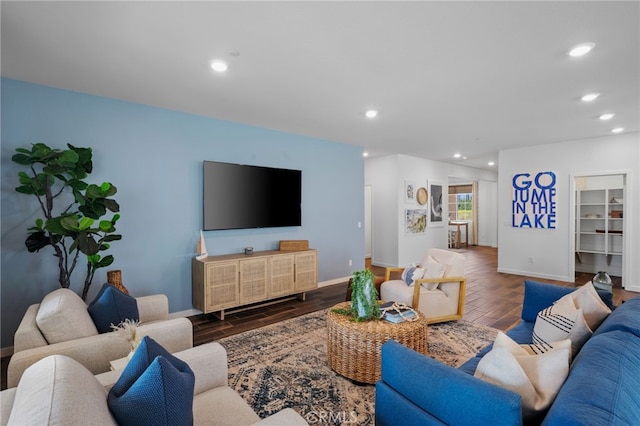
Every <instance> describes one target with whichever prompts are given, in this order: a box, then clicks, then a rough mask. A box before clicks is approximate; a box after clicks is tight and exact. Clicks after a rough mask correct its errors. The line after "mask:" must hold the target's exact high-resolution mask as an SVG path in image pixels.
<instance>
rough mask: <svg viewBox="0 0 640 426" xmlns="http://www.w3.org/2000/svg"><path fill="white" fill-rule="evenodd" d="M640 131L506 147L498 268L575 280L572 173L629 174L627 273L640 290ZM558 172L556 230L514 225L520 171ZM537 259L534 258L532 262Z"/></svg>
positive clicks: (501, 173)
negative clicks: (514, 190)
mask: <svg viewBox="0 0 640 426" xmlns="http://www.w3.org/2000/svg"><path fill="white" fill-rule="evenodd" d="M638 151H640V134H639V133H632V134H624V135H615V136H607V137H603V138H594V139H584V140H578V141H570V142H561V143H555V144H549V145H538V146H534V147H527V148H520V149H511V150H504V151H501V152H500V155H499V180H498V203H499V205H498V224H499V226H498V228H499V229H498V247H499V250H498V271H499V272H506V273H513V274H518V275H529V276H536V277H540V278H548V279H557V280H562V281H568V282H573V280H574V256H575V255H574V252H573V250H574V248H573V246H574V236H573V233H572V232H573V222H572V221H573V220H574V216H575V213H574V211H573V210H572V208H573V204H574V202H575V201H573V193H572V192H571V179H572V176H585V175H592V174H603V173H621V172H622V173H626V174H627V192H626V194H625V210H626V211H628V212H631V214H629V216H630V217H629V220H628V221H626V222H627V231H628V232H627V234H628V235H627V236H626V238H625V240H626V242H627V247H628V249H626V250H625V258H626V259H627V260H629V261H627V262H626V267H625V271H624V272H623V274H624V275H623V277H624V282H625V286H626V288H627V289H628V290H632V291H640V262H638V261H637V259H640V223H639V222H640V221H638V214H637V213H635V214H634V213H633V212H637V211H638V208H639V207H640V205H639V203H640V162H639V161H638V159H639V158H640V153H639V152H638ZM542 171H552V172H554V173H555V174H556V179H557V180H556V188H557V195H556V200H557V221H556V229H529V228H514V227H512V226H511V198H512V182H511V180H512V178H513V176H514V175H515V174H518V173H524V172H529V173H532V174H535V173H538V172H542ZM531 260H533V262H531Z"/></svg>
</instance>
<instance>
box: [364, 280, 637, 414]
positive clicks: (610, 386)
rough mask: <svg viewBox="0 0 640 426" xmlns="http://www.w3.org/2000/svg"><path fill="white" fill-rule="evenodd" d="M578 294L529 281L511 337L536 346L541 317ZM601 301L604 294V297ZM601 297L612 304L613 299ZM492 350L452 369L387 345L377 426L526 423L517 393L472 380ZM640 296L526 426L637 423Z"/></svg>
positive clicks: (621, 310)
mask: <svg viewBox="0 0 640 426" xmlns="http://www.w3.org/2000/svg"><path fill="white" fill-rule="evenodd" d="M573 290H575V289H574V288H571V287H560V286H556V285H552V284H544V283H537V282H535V281H529V280H527V281H525V295H524V301H523V308H522V321H521V322H520V323H519V324H518V325H517V326H516V327H514V328H513V329H511V330H509V331H508V332H507V333H506V334H507V335H508V336H509V337H511V338H512V339H513V340H515V341H516V342H518V343H521V344H525V343H531V334H532V331H533V326H534V323H535V319H536V315H537V313H538V312H539V311H540V310H542V309H544V308H546V307H547V306H549V305H551V304H552V303H553V302H554V301H555V300H557V299H559V298H561V297H562V296H564V295H565V294H567V293H569V292H571V291H573ZM600 295H601V297H603V296H604V295H603V293H600ZM603 300H604V301H605V303H607V304H608V305H609V306H611V296H610V295H608V296H604V297H603ZM490 349H491V345H490V346H489V347H487V348H485V349H483V350H482V351H481V352H480V353H478V355H477V356H476V357H474V358H472V359H470V360H469V361H467V362H466V363H465V364H463V365H462V366H460V368H457V369H456V368H452V367H449V366H447V365H445V364H442V363H441V362H438V361H436V360H434V359H431V358H429V357H426V356H424V355H421V354H419V353H417V352H414V351H412V350H411V349H408V348H406V347H404V346H402V345H400V344H398V343H397V342H394V341H389V342H387V343H386V344H385V345H383V347H382V379H381V380H380V381H379V382H378V383H376V424H377V425H379V426H385V425H397V424H402V425H474V426H482V425H492V426H498V425H521V424H523V419H522V407H521V402H520V395H518V394H516V393H514V392H512V391H509V390H507V389H503V388H500V387H498V386H495V385H493V384H490V383H487V382H484V381H482V380H480V379H477V378H475V377H473V373H474V372H475V369H476V366H477V365H478V362H479V361H480V359H481V358H482V356H484V354H486V353H487V352H488V351H489V350H490ZM639 392H640V297H638V298H635V299H631V300H629V301H627V302H625V303H623V304H622V305H621V306H620V307H618V308H617V309H615V310H614V311H613V313H611V314H610V315H609V316H608V317H607V319H606V320H605V321H604V322H603V323H602V324H601V325H600V326H599V327H598V328H597V330H595V332H594V334H593V336H592V337H591V338H590V339H589V340H588V341H587V342H586V343H585V345H584V346H583V347H582V349H581V350H580V352H579V353H578V354H577V355H576V357H575V358H574V360H573V362H572V364H571V369H570V372H569V376H568V378H567V380H566V381H565V382H564V385H563V386H562V388H561V389H560V392H559V393H558V395H557V397H556V399H555V400H554V402H553V404H552V405H551V407H550V409H549V410H548V411H547V412H546V413H542V415H541V417H539V418H529V419H525V420H524V424H543V425H557V426H560V425H561V426H567V425H640V397H639Z"/></svg>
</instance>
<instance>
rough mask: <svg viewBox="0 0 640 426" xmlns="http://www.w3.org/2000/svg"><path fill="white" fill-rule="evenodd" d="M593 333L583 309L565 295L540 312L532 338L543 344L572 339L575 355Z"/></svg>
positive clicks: (534, 341)
mask: <svg viewBox="0 0 640 426" xmlns="http://www.w3.org/2000/svg"><path fill="white" fill-rule="evenodd" d="M592 334H593V332H592V331H591V329H590V328H589V325H588V324H587V322H586V321H585V319H584V315H583V314H582V309H579V308H576V307H575V305H574V304H573V300H572V299H571V298H565V297H563V298H561V299H558V300H557V301H556V302H555V303H554V304H553V305H551V306H549V307H548V308H545V309H543V310H541V311H540V312H538V316H537V317H536V323H535V324H534V326H533V336H532V338H533V343H535V344H537V345H541V346H544V345H549V344H550V343H552V342H557V341H559V340H564V339H570V340H571V344H572V350H573V354H574V355H575V354H577V353H578V351H580V348H581V347H582V345H583V344H584V343H585V342H586V341H587V340H588V339H589V337H591V335H592Z"/></svg>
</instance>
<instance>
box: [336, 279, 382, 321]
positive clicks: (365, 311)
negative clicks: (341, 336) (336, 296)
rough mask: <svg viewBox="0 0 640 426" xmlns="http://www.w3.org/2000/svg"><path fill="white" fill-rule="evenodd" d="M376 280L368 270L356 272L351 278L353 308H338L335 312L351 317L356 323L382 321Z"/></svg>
mask: <svg viewBox="0 0 640 426" xmlns="http://www.w3.org/2000/svg"><path fill="white" fill-rule="evenodd" d="M374 279H375V277H374V276H373V273H372V272H371V271H370V270H368V269H365V270H362V271H356V272H354V273H353V278H351V308H350V309H339V308H338V309H334V312H336V313H340V314H343V315H350V316H352V317H353V318H354V320H356V321H368V320H371V319H380V306H379V302H378V290H376V286H375V284H374Z"/></svg>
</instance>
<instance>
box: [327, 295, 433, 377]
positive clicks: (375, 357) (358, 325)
mask: <svg viewBox="0 0 640 426" xmlns="http://www.w3.org/2000/svg"><path fill="white" fill-rule="evenodd" d="M350 306H351V304H350V303H349V302H342V303H338V304H337V305H335V306H334V307H333V308H332V309H335V308H341V309H349V308H350ZM332 309H329V312H328V314H327V358H328V359H329V366H330V367H331V369H332V370H334V371H335V372H336V373H338V374H341V375H343V376H345V377H347V378H349V379H352V380H354V381H356V382H361V383H369V384H373V383H375V382H376V381H378V380H380V360H381V348H382V345H383V344H384V343H385V342H386V341H387V340H395V341H397V342H399V343H401V344H403V345H404V346H406V347H408V348H411V349H413V350H415V351H417V352H420V353H422V354H425V355H426V354H427V319H426V318H425V316H424V315H422V314H421V313H419V312H418V320H417V321H407V322H402V323H399V324H393V323H390V322H387V321H384V320H379V321H378V320H371V321H363V322H356V321H353V319H352V318H350V317H348V316H346V315H342V314H337V313H334V312H332Z"/></svg>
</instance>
